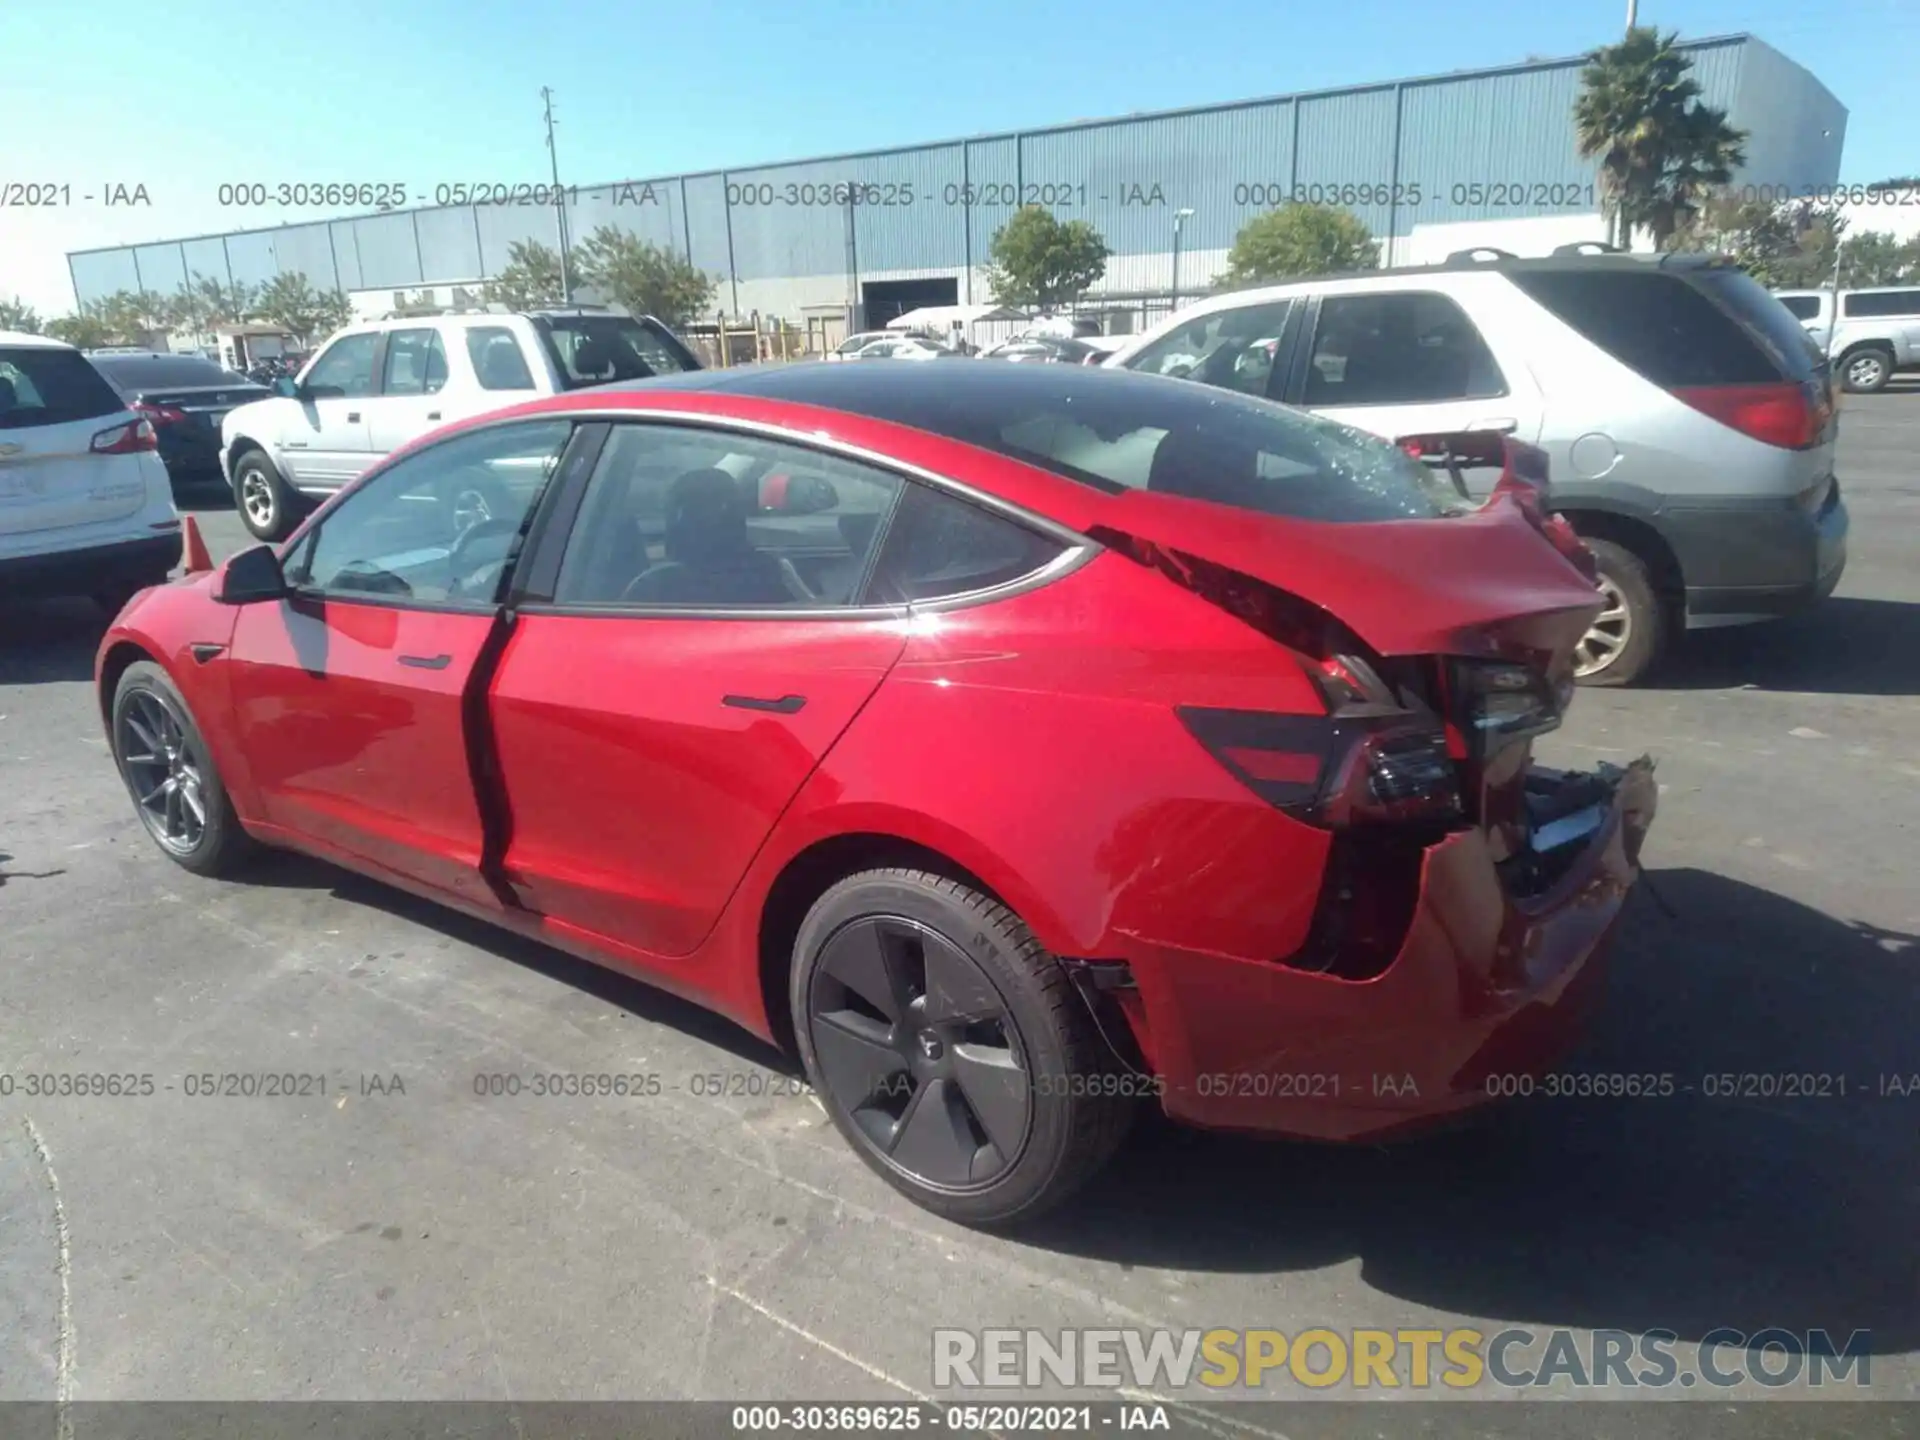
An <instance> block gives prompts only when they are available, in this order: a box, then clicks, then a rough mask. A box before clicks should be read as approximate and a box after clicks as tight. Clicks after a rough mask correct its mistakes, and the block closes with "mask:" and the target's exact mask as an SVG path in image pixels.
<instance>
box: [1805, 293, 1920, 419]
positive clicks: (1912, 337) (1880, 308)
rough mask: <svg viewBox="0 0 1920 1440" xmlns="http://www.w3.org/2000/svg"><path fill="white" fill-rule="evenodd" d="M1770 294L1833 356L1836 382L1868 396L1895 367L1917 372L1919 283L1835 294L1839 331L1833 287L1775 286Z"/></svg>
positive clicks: (1919, 353) (1884, 382) (1884, 383)
mask: <svg viewBox="0 0 1920 1440" xmlns="http://www.w3.org/2000/svg"><path fill="white" fill-rule="evenodd" d="M1774 295H1775V298H1777V299H1778V300H1779V301H1780V303H1781V304H1782V305H1784V306H1786V307H1787V309H1788V310H1789V311H1790V312H1791V313H1792V315H1793V317H1794V319H1796V320H1798V321H1799V322H1800V323H1801V324H1802V325H1804V326H1806V327H1807V334H1809V335H1811V336H1812V337H1813V343H1814V344H1816V345H1818V346H1819V347H1820V348H1821V350H1823V351H1825V352H1826V353H1827V354H1829V355H1831V356H1833V358H1834V367H1833V368H1834V370H1835V371H1836V372H1837V373H1838V375H1839V376H1840V383H1841V384H1843V385H1845V386H1846V387H1847V389H1849V390H1858V391H1862V392H1865V393H1867V394H1871V393H1873V392H1874V391H1876V390H1884V389H1886V388H1887V382H1888V381H1889V380H1891V379H1892V378H1893V377H1894V374H1895V372H1896V371H1900V370H1920V285H1901V286H1884V287H1881V288H1879V289H1874V290H1842V291H1841V292H1840V332H1839V334H1837V335H1831V336H1830V335H1829V334H1828V331H1829V330H1831V329H1832V327H1833V291H1831V290H1776V291H1775V292H1774Z"/></svg>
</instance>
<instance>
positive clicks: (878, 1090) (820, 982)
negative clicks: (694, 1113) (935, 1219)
mask: <svg viewBox="0 0 1920 1440" xmlns="http://www.w3.org/2000/svg"><path fill="white" fill-rule="evenodd" d="M869 939H871V941H872V946H871V955H872V957H873V962H874V963H878V964H879V965H880V967H881V969H880V970H879V971H873V970H870V969H867V968H863V966H862V964H861V960H862V958H863V957H864V956H865V955H866V954H867V953H868V943H869ZM916 947H917V948H916ZM916 954H917V957H918V958H917V960H916V958H915V957H916ZM888 956H893V957H895V961H894V963H893V964H891V965H890V964H889V963H888V959H887V957H888ZM915 964H917V965H918V966H919V975H920V994H919V997H918V998H917V999H915V1000H913V1001H911V1003H910V1004H908V1005H907V1006H905V1007H904V1008H902V1007H901V1006H900V1005H899V1004H898V999H899V996H900V995H901V994H909V995H910V994H911V991H912V984H911V975H912V972H913V967H914V966H915ZM849 970H851V971H853V972H854V973H856V975H858V976H860V977H862V979H863V983H864V984H866V989H865V990H864V991H859V992H856V991H855V990H854V989H853V987H851V986H849V985H847V984H846V982H845V980H844V979H843V978H842V977H843V976H844V975H845V974H846V973H848V971H849ZM903 972H904V973H905V974H907V975H908V977H909V978H908V982H907V983H905V984H903V985H900V986H898V988H895V989H894V993H893V996H892V1002H893V1003H890V1004H889V1003H885V1000H884V997H883V999H882V1001H881V1003H875V1001H872V1000H868V999H866V996H867V995H868V994H870V993H872V992H874V991H875V990H876V989H877V988H878V987H879V986H880V985H881V984H886V985H888V986H890V987H891V986H893V985H894V983H895V977H896V976H898V975H900V974H901V973H903ZM883 973H884V979H882V980H872V981H868V980H867V977H869V976H871V975H881V974H883ZM983 987H984V988H983ZM788 998H789V1003H790V1004H791V1006H792V1014H793V1021H794V1034H795V1036H796V1038H797V1040H798V1042H799V1048H800V1058H801V1060H802V1062H803V1063H804V1064H805V1066H806V1070H807V1077H808V1079H809V1080H810V1081H812V1083H813V1086H814V1089H815V1091H816V1093H817V1094H818V1095H819V1097H820V1100H821V1103H822V1105H823V1106H824V1107H825V1109H826V1112H827V1114H828V1115H829V1116H831V1117H832V1119H833V1123H834V1124H835V1126H837V1127H838V1128H839V1130H840V1133H841V1134H842V1135H843V1136H844V1137H846V1140H847V1142H848V1143H849V1144H850V1145H852V1146H853V1148H854V1149H855V1150H856V1151H857V1152H858V1153H859V1155H860V1158H861V1159H863V1160H865V1161H866V1162H867V1164H868V1165H870V1166H871V1167H872V1168H873V1169H874V1171H875V1172H876V1173H878V1174H879V1175H880V1176H882V1177H883V1178H884V1179H885V1180H887V1182H888V1183H889V1184H891V1185H893V1186H894V1188H895V1189H897V1190H899V1191H900V1192H901V1193H902V1194H903V1195H906V1196H907V1197H908V1198H909V1199H911V1200H913V1201H914V1202H915V1203H916V1204H918V1205H921V1206H923V1207H925V1208H926V1209H928V1210H931V1211H933V1212H935V1213H936V1214H939V1215H943V1216H945V1217H947V1218H948V1219H950V1220H955V1221H958V1222H960V1223H962V1224H966V1225H976V1226H982V1227H988V1226H1006V1225H1012V1224H1017V1223H1024V1222H1026V1221H1029V1220H1032V1219H1034V1218H1036V1217H1037V1216H1039V1215H1041V1214H1043V1213H1044V1212H1045V1211H1047V1210H1050V1209H1052V1208H1053V1207H1054V1206H1056V1205H1058V1204H1059V1203H1060V1202H1061V1201H1063V1200H1065V1199H1067V1198H1068V1197H1069V1196H1070V1195H1072V1194H1073V1192H1074V1191H1076V1190H1077V1189H1079V1188H1080V1186H1081V1185H1083V1184H1084V1183H1085V1182H1086V1181H1087V1180H1088V1179H1089V1178H1091V1177H1092V1176H1093V1174H1094V1173H1095V1172H1096V1171H1098V1170H1099V1169H1100V1167H1101V1166H1103V1165H1104V1164H1105V1163H1106V1162H1107V1160H1108V1159H1109V1158H1111V1156H1112V1155H1113V1153H1114V1151H1115V1150H1116V1149H1117V1148H1118V1147H1119V1144H1120V1142H1121V1140H1122V1139H1123V1138H1124V1137H1125V1135H1126V1132H1127V1128H1128V1126H1129V1124H1130V1123H1131V1121H1132V1119H1133V1115H1134V1112H1135V1108H1136V1102H1135V1101H1133V1100H1131V1099H1128V1098H1126V1097H1125V1095H1124V1094H1119V1093H1113V1092H1116V1091H1120V1092H1124V1091H1126V1090H1127V1089H1128V1088H1130V1087H1129V1086H1127V1085H1126V1084H1125V1083H1119V1082H1123V1081H1124V1077H1123V1076H1122V1075H1121V1074H1120V1073H1119V1069H1120V1067H1119V1066H1118V1064H1117V1062H1116V1061H1115V1059H1114V1057H1113V1055H1112V1052H1111V1051H1110V1049H1109V1048H1108V1046H1107V1044H1106V1042H1105V1040H1104V1039H1103V1038H1102V1037H1101V1035H1100V1033H1099V1031H1098V1029H1097V1027H1096V1026H1095V1024H1094V1021H1093V1017H1092V1015H1091V1014H1090V1013H1089V1012H1088V1010H1087V1007H1086V1002H1085V1001H1084V1000H1083V999H1082V998H1081V997H1080V995H1079V993H1078V992H1077V991H1076V990H1075V988H1074V985H1073V982H1072V980H1071V979H1070V978H1069V977H1068V976H1067V973H1066V971H1065V970H1063V969H1062V968H1061V966H1060V964H1059V962H1058V961H1057V960H1055V959H1054V957H1053V956H1052V955H1050V954H1048V953H1047V952H1046V951H1045V950H1043V949H1042V948H1041V946H1040V942H1039V941H1038V940H1036V939H1035V938H1034V937H1033V934H1032V933H1031V932H1030V931H1029V930H1028V929H1027V927H1026V926H1025V925H1024V924H1022V923H1021V921H1020V919H1019V917H1018V916H1016V915H1015V914H1014V913H1013V912H1012V911H1010V910H1008V909H1007V908H1006V906H1004V905H1002V904H1000V903H999V902H998V901H996V900H994V899H992V898H990V897H988V896H986V895H982V894H980V893H979V892H978V891H976V890H973V889H970V888H969V887H967V886H965V885H963V884H961V883H960V882H958V881H956V880H952V879H949V878H947V877H946V876H943V875H937V874H933V873H930V872H927V871H923V870H909V869H887V870H868V871H863V872H862V873H860V874H857V875H851V876H848V877H847V878H846V879H844V880H842V881H840V882H839V883H838V884H836V885H834V886H833V887H832V888H831V889H829V890H828V891H827V892H826V893H825V894H824V895H822V896H821V897H820V898H819V899H818V900H817V901H815V902H814V905H813V908H812V909H811V910H809V911H808V912H807V918H806V919H805V921H803V922H802V924H801V926H800V932H799V934H798V936H797V937H796V938H795V941H794V958H793V967H792V976H791V983H790V987H789V997H788ZM862 1004H864V1006H865V1012H870V1013H863V1012H862V1011H861V1008H860V1007H861V1006H862ZM996 1009H997V1014H995V1015H994V1017H993V1018H992V1019H978V1018H971V1019H960V1018H957V1017H961V1016H965V1017H980V1016H984V1015H986V1014H988V1013H989V1012H990V1011H995V1010H996ZM888 1010H892V1011H895V1012H896V1013H897V1014H898V1016H899V1018H890V1017H889V1015H888V1014H887V1013H885V1012H886V1011H888ZM828 1037H831V1039H830V1040H829V1043H828V1050H829V1051H830V1052H831V1053H830V1054H829V1055H827V1056H826V1057H825V1058H823V1056H822V1053H821V1050H820V1047H819V1041H820V1040H822V1039H828ZM883 1037H884V1038H883ZM929 1040H931V1044H929ZM942 1042H944V1047H943V1043H942ZM850 1052H851V1058H850ZM890 1064H891V1065H892V1066H894V1067H895V1068H894V1070H893V1071H891V1072H890V1071H888V1069H887V1067H888V1065H890ZM943 1067H944V1068H943ZM983 1076H984V1077H986V1078H985V1079H982V1078H981V1077H983ZM876 1077H879V1078H876ZM862 1093H864V1095H865V1097H866V1098H865V1100H862V1099H861V1098H860V1094H862ZM849 1097H852V1098H851V1099H850V1098H849ZM982 1101H985V1102H987V1103H984V1104H983V1103H982ZM922 1102H928V1103H922ZM1016 1102H1017V1109H1018V1112H1019V1115H1020V1117H1021V1118H1020V1120H1019V1121H1018V1124H1017V1125H1016V1123H1015V1122H1014V1120H1013V1118H1012V1117H1013V1115H1014V1112H1015V1109H1016ZM915 1120H918V1121H920V1122H922V1123H921V1124H919V1125H915V1124H914V1123H912V1122H914V1121H915ZM1016 1128H1017V1129H1018V1130H1019V1131H1020V1134H1019V1139H1018V1142H1017V1143H1015V1142H1014V1141H1013V1140H1012V1139H1011V1138H1010V1137H1011V1136H1012V1134H1013V1132H1014V1130H1015V1129H1016ZM910 1151H911V1152H913V1153H912V1154H911V1155H909V1153H908V1152H910ZM903 1157H904V1158H903ZM935 1160H938V1161H953V1162H956V1163H957V1164H958V1165H959V1166H961V1167H963V1168H964V1169H965V1170H966V1172H967V1173H966V1176H965V1178H958V1177H957V1175H956V1174H955V1173H953V1172H951V1171H948V1172H947V1173H942V1172H943V1170H945V1169H946V1167H945V1166H943V1165H942V1164H936V1163H929V1162H930V1161H935Z"/></svg>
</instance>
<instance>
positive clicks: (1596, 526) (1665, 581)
mask: <svg viewBox="0 0 1920 1440" xmlns="http://www.w3.org/2000/svg"><path fill="white" fill-rule="evenodd" d="M1559 513H1560V514H1561V515H1562V516H1564V517H1565V518H1566V521H1567V523H1568V524H1569V525H1571V526H1573V528H1574V530H1575V532H1576V533H1577V534H1579V535H1580V536H1582V537H1583V538H1586V539H1593V540H1611V541H1612V542H1613V543H1614V544H1615V545H1618V546H1619V547H1620V548H1621V549H1623V550H1630V551H1632V552H1633V553H1634V554H1635V555H1636V556H1638V557H1639V559H1640V562H1641V564H1643V565H1645V566H1646V567H1647V573H1648V574H1649V575H1650V576H1651V577H1652V579H1653V584H1654V588H1655V589H1656V590H1657V591H1659V593H1660V599H1661V600H1662V602H1664V603H1665V604H1666V605H1667V606H1668V607H1669V609H1670V613H1669V615H1668V619H1669V621H1672V620H1674V619H1676V618H1678V617H1680V616H1681V615H1683V614H1684V612H1685V607H1686V600H1687V581H1686V575H1685V574H1684V573H1683V572H1682V570H1681V568H1680V558H1679V557H1678V556H1677V555H1675V554H1674V553H1673V547H1672V546H1671V545H1669V544H1667V541H1666V537H1665V536H1663V535H1662V534H1661V533H1660V531H1659V529H1658V528H1657V527H1656V526H1654V525H1653V524H1652V523H1650V522H1649V521H1646V520H1642V519H1639V518H1638V517H1636V516H1633V515H1624V514H1622V513H1620V512H1619V511H1617V510H1597V509H1586V508H1583V507H1581V506H1579V505H1571V506H1568V507H1566V508H1564V509H1562V510H1561V511H1560V512H1559Z"/></svg>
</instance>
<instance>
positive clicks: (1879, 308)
mask: <svg viewBox="0 0 1920 1440" xmlns="http://www.w3.org/2000/svg"><path fill="white" fill-rule="evenodd" d="M1840 306H1841V309H1843V310H1844V311H1845V312H1846V313H1847V315H1848V316H1849V317H1853V316H1865V317H1873V316H1880V315H1920V290H1881V291H1877V292H1875V293H1873V294H1868V295H1848V296H1847V297H1845V298H1844V299H1843V300H1842V301H1841V302H1840Z"/></svg>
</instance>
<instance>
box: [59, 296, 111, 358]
mask: <svg viewBox="0 0 1920 1440" xmlns="http://www.w3.org/2000/svg"><path fill="white" fill-rule="evenodd" d="M47 334H49V335H51V336H52V337H53V338H54V339H55V340H64V341H65V342H66V343H67V344H69V345H72V346H75V347H77V348H79V349H81V350H98V349H99V348H100V347H101V346H103V345H111V344H113V343H114V342H115V340H117V339H118V338H119V337H118V336H117V335H116V334H115V333H114V331H113V330H112V328H111V327H110V326H109V325H108V324H107V320H106V316H105V314H104V313H103V312H102V306H101V303H100V301H98V300H88V301H85V302H83V303H82V304H81V305H79V306H78V307H77V308H76V309H75V310H74V312H73V314H71V315H62V316H60V317H59V319H57V320H49V321H48V322H47Z"/></svg>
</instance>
